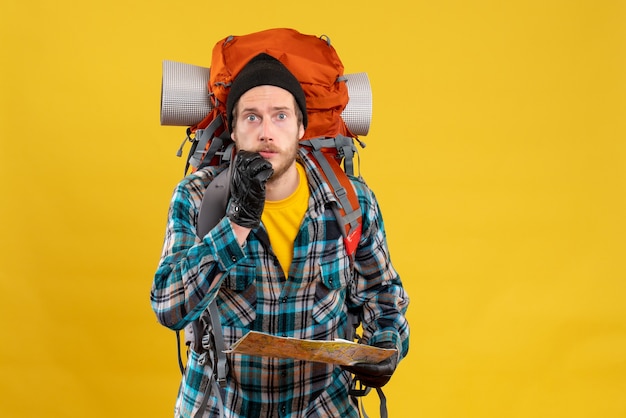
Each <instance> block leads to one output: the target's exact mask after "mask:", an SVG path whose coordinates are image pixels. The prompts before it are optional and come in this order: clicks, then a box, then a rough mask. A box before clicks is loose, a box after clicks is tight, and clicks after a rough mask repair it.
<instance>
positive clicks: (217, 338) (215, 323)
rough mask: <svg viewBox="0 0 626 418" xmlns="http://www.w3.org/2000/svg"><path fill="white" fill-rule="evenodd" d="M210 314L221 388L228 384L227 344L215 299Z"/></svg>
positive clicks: (218, 380) (218, 379)
mask: <svg viewBox="0 0 626 418" xmlns="http://www.w3.org/2000/svg"><path fill="white" fill-rule="evenodd" d="M209 316H210V317H211V328H213V340H214V342H215V356H216V358H217V361H216V367H217V383H219V385H220V387H221V388H224V387H225V386H226V374H227V370H226V367H227V364H228V362H227V360H226V353H225V351H226V346H225V343H224V335H223V334H222V324H221V322H220V313H219V311H218V310H217V302H216V301H215V299H213V302H211V304H210V305H209Z"/></svg>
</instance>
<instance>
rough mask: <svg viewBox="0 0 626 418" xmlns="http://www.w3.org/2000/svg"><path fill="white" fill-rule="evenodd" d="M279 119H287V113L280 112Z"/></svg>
mask: <svg viewBox="0 0 626 418" xmlns="http://www.w3.org/2000/svg"><path fill="white" fill-rule="evenodd" d="M278 119H280V120H285V119H287V114H286V113H279V114H278Z"/></svg>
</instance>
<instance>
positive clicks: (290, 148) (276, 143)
mask: <svg viewBox="0 0 626 418" xmlns="http://www.w3.org/2000/svg"><path fill="white" fill-rule="evenodd" d="M233 118H234V120H233V132H232V133H231V138H232V139H233V141H235V144H236V145H237V149H240V150H246V151H253V152H258V153H260V154H261V156H262V157H263V158H265V159H266V160H267V161H269V162H270V163H271V164H272V168H273V169H274V174H273V176H272V178H271V179H270V180H276V179H277V178H279V177H280V176H282V175H283V174H284V173H285V172H286V171H287V170H288V169H290V168H295V165H294V164H295V160H296V155H297V152H298V141H299V140H300V139H301V138H302V136H303V135H304V127H303V126H302V123H300V122H299V121H298V116H297V113H296V102H295V100H294V98H293V96H292V95H291V93H289V92H288V91H287V90H285V89H282V88H280V87H276V86H259V87H254V88H252V89H250V90H248V91H247V92H245V93H244V94H243V95H242V96H241V97H240V98H239V102H238V103H237V105H236V107H235V109H234V110H233Z"/></svg>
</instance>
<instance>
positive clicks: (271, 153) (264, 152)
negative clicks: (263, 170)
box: [259, 149, 278, 159]
mask: <svg viewBox="0 0 626 418" xmlns="http://www.w3.org/2000/svg"><path fill="white" fill-rule="evenodd" d="M259 154H261V157H263V158H265V159H268V158H272V157H273V156H274V155H276V154H278V152H276V151H272V150H269V149H266V150H260V151H259Z"/></svg>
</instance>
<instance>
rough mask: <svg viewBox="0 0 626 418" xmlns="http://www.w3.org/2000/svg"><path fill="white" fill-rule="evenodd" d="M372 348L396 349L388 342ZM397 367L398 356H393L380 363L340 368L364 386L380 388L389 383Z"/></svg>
mask: <svg viewBox="0 0 626 418" xmlns="http://www.w3.org/2000/svg"><path fill="white" fill-rule="evenodd" d="M373 346H374V347H380V348H393V349H395V348H397V347H396V345H395V344H394V343H392V342H388V341H386V342H380V343H375V344H373ZM397 365H398V356H397V355H396V354H393V355H392V356H390V357H389V358H388V359H386V360H383V361H381V362H380V363H374V364H372V363H357V364H355V365H352V366H342V368H343V369H344V370H347V371H349V372H350V373H353V374H354V375H356V377H357V378H358V379H359V380H360V381H361V383H363V384H364V385H365V386H369V387H371V388H380V387H383V386H385V384H387V382H389V379H391V375H392V374H393V372H394V371H395V370H396V366H397Z"/></svg>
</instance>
